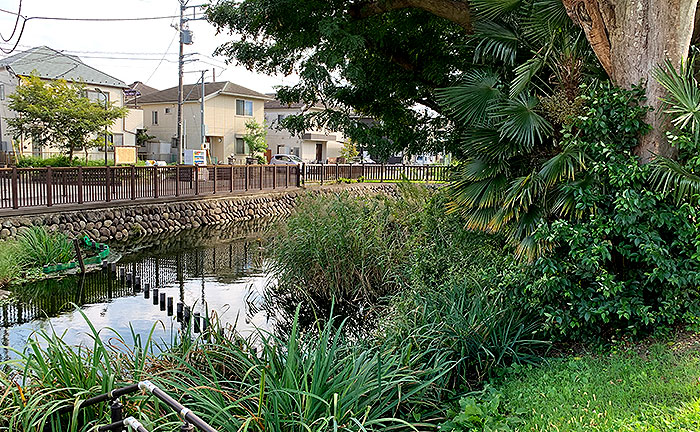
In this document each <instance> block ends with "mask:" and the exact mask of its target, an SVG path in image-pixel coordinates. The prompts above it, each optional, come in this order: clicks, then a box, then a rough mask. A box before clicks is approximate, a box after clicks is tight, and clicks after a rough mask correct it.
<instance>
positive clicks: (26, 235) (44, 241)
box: [17, 226, 75, 268]
mask: <svg viewBox="0 0 700 432" xmlns="http://www.w3.org/2000/svg"><path fill="white" fill-rule="evenodd" d="M17 245H18V247H19V249H18V251H17V253H18V258H19V260H20V262H21V263H22V265H23V267H25V268H30V267H42V266H44V265H50V264H58V263H64V262H68V261H71V260H72V259H73V256H74V255H75V251H74V248H73V243H72V242H71V241H70V240H69V239H68V237H67V236H66V235H65V234H63V233H52V232H49V231H48V230H47V229H46V228H44V227H42V226H33V227H30V228H26V229H24V230H23V231H21V232H20V233H19V235H18V236H17Z"/></svg>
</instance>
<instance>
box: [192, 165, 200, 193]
mask: <svg viewBox="0 0 700 432" xmlns="http://www.w3.org/2000/svg"><path fill="white" fill-rule="evenodd" d="M192 169H193V170H194V194H195V195H199V167H198V166H197V165H194V167H193V168H192Z"/></svg>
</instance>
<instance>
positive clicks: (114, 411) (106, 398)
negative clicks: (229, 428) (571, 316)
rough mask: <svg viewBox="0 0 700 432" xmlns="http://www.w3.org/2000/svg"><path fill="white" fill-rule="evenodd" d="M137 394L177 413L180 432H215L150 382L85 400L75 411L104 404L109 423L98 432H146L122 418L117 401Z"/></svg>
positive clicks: (62, 411)
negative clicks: (195, 429) (198, 431)
mask: <svg viewBox="0 0 700 432" xmlns="http://www.w3.org/2000/svg"><path fill="white" fill-rule="evenodd" d="M138 392H143V393H147V394H151V395H153V396H155V397H156V398H158V399H159V400H160V401H161V402H163V403H164V404H165V405H166V406H168V407H169V408H170V409H172V410H173V411H175V412H176V413H178V415H179V417H180V418H181V419H182V425H181V426H180V430H181V431H188V432H189V431H193V430H194V428H197V429H199V430H200V431H202V432H216V429H214V428H213V427H211V425H209V423H207V422H205V421H204V420H202V419H201V418H200V417H199V416H198V415H197V414H195V413H194V412H192V411H191V410H189V409H188V408H186V407H185V406H183V405H182V404H180V402H178V401H176V400H175V399H173V398H172V397H171V396H170V395H169V394H167V393H166V392H164V391H163V390H161V389H160V388H158V387H157V386H156V385H155V384H153V383H151V382H150V381H141V382H139V383H137V384H131V385H128V386H126V387H122V388H117V389H114V390H112V391H109V392H107V393H103V394H101V395H98V396H94V397H92V398H90V399H86V400H84V401H82V402H81V403H80V404H79V405H78V407H77V409H78V410H81V409H84V408H87V407H89V406H92V405H97V404H99V403H104V402H106V403H107V404H108V405H109V412H110V421H111V423H110V424H108V425H102V426H98V427H97V431H98V432H106V431H122V430H124V428H125V427H128V428H129V429H130V430H132V431H138V432H147V430H146V428H145V427H144V426H143V425H142V424H141V423H140V422H139V421H138V420H136V419H135V418H134V417H131V416H129V417H126V418H125V417H124V405H122V403H121V401H120V400H119V399H120V398H121V397H122V396H126V395H129V394H132V393H138ZM74 409H75V408H74V407H72V406H65V407H63V408H61V409H60V410H59V411H58V412H59V414H68V413H70V412H71V411H73V410H74Z"/></svg>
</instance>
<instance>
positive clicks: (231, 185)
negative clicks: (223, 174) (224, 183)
mask: <svg viewBox="0 0 700 432" xmlns="http://www.w3.org/2000/svg"><path fill="white" fill-rule="evenodd" d="M229 168H230V171H231V176H230V177H229V182H228V191H229V192H233V165H231V166H230V167H229Z"/></svg>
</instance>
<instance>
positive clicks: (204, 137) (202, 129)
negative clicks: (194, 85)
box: [199, 70, 207, 144]
mask: <svg viewBox="0 0 700 432" xmlns="http://www.w3.org/2000/svg"><path fill="white" fill-rule="evenodd" d="M201 72H202V99H201V100H200V104H199V116H200V118H201V124H200V128H201V131H202V135H201V136H202V140H201V144H204V143H205V142H206V141H207V131H205V130H204V129H205V126H204V74H205V73H206V72H207V71H206V70H203V71H201Z"/></svg>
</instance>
